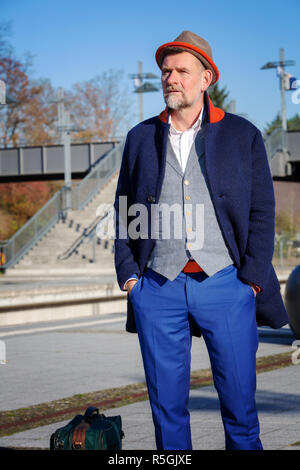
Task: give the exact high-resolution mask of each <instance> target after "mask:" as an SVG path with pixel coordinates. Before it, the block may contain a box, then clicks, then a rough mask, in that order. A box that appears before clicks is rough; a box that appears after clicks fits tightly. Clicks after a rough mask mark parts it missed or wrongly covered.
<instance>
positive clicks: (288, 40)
mask: <svg viewBox="0 0 300 470" xmlns="http://www.w3.org/2000/svg"><path fill="white" fill-rule="evenodd" d="M0 14H1V20H2V21H10V20H11V21H12V28H13V34H12V37H11V43H12V45H13V47H14V49H15V52H16V55H17V56H18V57H22V56H23V54H24V53H25V52H26V51H29V52H31V53H32V54H33V55H34V62H33V72H34V75H33V76H34V78H40V77H45V78H49V79H50V80H51V83H52V85H53V86H55V87H57V86H62V87H65V88H71V85H72V84H73V83H75V82H78V81H84V80H89V79H91V78H93V77H95V76H96V75H97V74H100V73H101V72H103V71H106V70H109V69H116V70H123V71H124V73H125V77H126V81H127V82H128V87H129V89H130V90H133V83H132V80H130V79H129V78H127V77H128V74H130V73H134V72H136V71H137V62H138V60H141V61H142V62H143V71H144V72H153V73H158V74H159V69H158V68H157V65H156V63H155V59H154V54H155V51H156V49H157V48H158V47H159V46H160V45H161V44H163V43H165V42H168V41H172V40H174V39H175V37H177V36H178V35H179V34H180V33H181V32H182V31H183V30H186V29H188V30H191V31H193V32H195V33H197V34H199V35H200V36H202V37H204V38H205V39H206V40H207V41H208V42H209V43H210V44H211V46H212V50H213V57H214V61H215V63H216V64H217V66H218V68H219V71H220V80H219V84H220V86H221V87H223V86H226V87H227V89H228V91H229V92H230V95H229V98H230V99H234V100H236V104H237V112H238V113H245V114H247V115H248V117H249V119H251V120H252V121H253V122H254V123H255V124H256V125H257V126H258V127H259V128H260V129H261V130H262V129H263V127H264V125H265V124H266V122H269V121H271V120H272V119H273V118H274V117H275V115H276V114H277V112H278V111H279V110H280V92H279V81H278V80H279V79H278V78H277V77H276V71H275V70H274V69H273V70H266V71H262V70H260V67H261V66H262V65H264V64H265V63H266V62H268V61H278V60H279V48H280V47H283V48H284V49H285V58H286V59H293V60H295V61H296V65H295V66H293V67H290V68H288V69H287V71H288V72H290V73H292V74H293V76H295V77H296V78H298V79H300V47H299V18H300V0H289V1H288V2H283V1H282V0H281V1H279V0H214V1H206V2H205V1H200V0H192V1H186V2H184V1H182V0H181V1H178V0H173V1H161V0H160V1H157V0H151V1H150V2H143V1H136V0H133V1H130V0H128V1H123V0H122V1H121V0H111V1H108V0H105V1H102V0H85V1H78V0H0ZM291 94H292V92H286V104H287V116H288V117H291V116H293V115H294V114H295V113H298V114H300V104H293V103H292V100H291ZM132 100H133V102H134V108H133V110H134V112H135V117H134V120H133V124H135V123H136V122H137V121H138V101H137V95H136V94H134V93H132ZM163 108H164V102H163V99H162V97H161V93H160V92H157V93H149V94H144V118H145V119H146V118H148V117H150V116H153V115H156V114H158V113H159V112H160V111H161V110H162V109H163Z"/></svg>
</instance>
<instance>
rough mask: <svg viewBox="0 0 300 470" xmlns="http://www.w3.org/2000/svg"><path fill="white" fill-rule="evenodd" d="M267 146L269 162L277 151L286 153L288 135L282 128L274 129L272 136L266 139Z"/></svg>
mask: <svg viewBox="0 0 300 470" xmlns="http://www.w3.org/2000/svg"><path fill="white" fill-rule="evenodd" d="M265 146H266V151H267V154H268V159H269V161H270V160H271V158H273V157H274V155H275V153H276V152H277V151H282V152H286V151H287V150H288V146H287V133H286V132H285V131H284V130H283V129H282V128H281V127H278V128H276V129H274V131H273V132H272V134H270V135H269V136H268V137H267V138H266V140H265Z"/></svg>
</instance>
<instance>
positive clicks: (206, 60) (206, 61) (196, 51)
mask: <svg viewBox="0 0 300 470" xmlns="http://www.w3.org/2000/svg"><path fill="white" fill-rule="evenodd" d="M174 48H175V49H179V50H182V51H187V52H190V53H191V54H193V55H194V56H195V57H197V58H198V59H199V60H200V61H201V62H203V65H204V66H206V67H207V68H208V69H210V70H211V71H212V73H213V79H212V82H211V85H213V84H214V83H216V82H217V81H218V79H219V70H218V68H217V66H216V64H215V63H214V62H213V60H212V59H211V58H210V57H209V56H208V55H207V54H206V52H204V51H203V50H202V49H200V48H199V47H197V46H193V45H192V44H188V43H186V42H179V41H172V42H167V43H166V44H163V45H162V46H160V47H159V48H158V49H157V51H156V53H155V60H156V63H157V65H158V67H159V68H160V69H161V66H162V56H163V53H164V52H167V50H168V49H170V50H172V49H174Z"/></svg>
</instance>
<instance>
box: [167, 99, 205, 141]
mask: <svg viewBox="0 0 300 470" xmlns="http://www.w3.org/2000/svg"><path fill="white" fill-rule="evenodd" d="M203 109H204V106H202V109H201V111H200V114H199V117H198V119H197V121H196V122H195V123H194V124H193V125H192V126H191V127H189V129H186V130H187V131H188V130H190V129H193V130H194V131H195V132H196V131H197V132H198V131H199V130H200V128H201V121H202V116H203ZM168 123H169V124H170V133H171V134H174V135H176V134H182V133H183V132H185V131H178V130H177V129H175V127H173V126H172V120H171V114H169V116H168Z"/></svg>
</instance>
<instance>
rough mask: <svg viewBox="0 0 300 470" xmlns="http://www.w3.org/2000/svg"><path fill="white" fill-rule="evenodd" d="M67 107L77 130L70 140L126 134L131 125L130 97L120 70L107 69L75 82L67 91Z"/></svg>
mask: <svg viewBox="0 0 300 470" xmlns="http://www.w3.org/2000/svg"><path fill="white" fill-rule="evenodd" d="M66 107H67V109H68V110H69V112H70V115H71V121H72V124H73V125H74V127H75V128H77V129H80V131H79V132H77V133H74V134H73V135H72V139H73V141H77V142H89V141H92V140H94V141H105V140H111V139H112V138H114V137H115V136H116V135H118V134H119V135H120V134H125V133H126V132H127V130H128V127H129V126H130V119H131V100H130V98H129V94H128V90H127V87H126V86H125V85H124V83H123V72H122V71H114V70H109V71H107V72H103V73H102V74H101V75H98V76H96V77H95V78H93V79H91V80H87V81H84V82H81V83H75V84H74V85H73V87H72V90H71V91H70V92H67V93H66Z"/></svg>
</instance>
